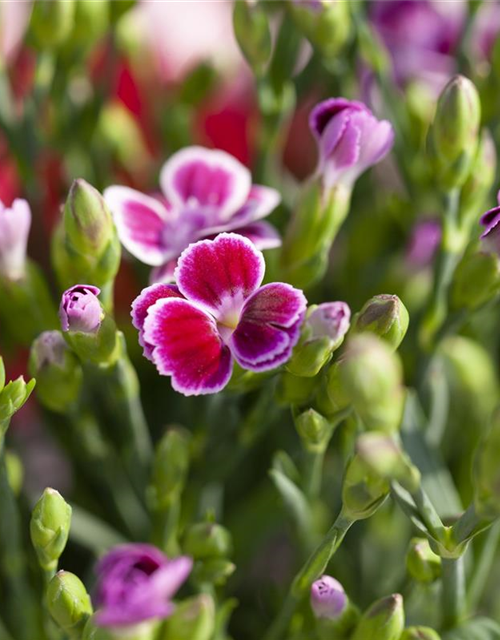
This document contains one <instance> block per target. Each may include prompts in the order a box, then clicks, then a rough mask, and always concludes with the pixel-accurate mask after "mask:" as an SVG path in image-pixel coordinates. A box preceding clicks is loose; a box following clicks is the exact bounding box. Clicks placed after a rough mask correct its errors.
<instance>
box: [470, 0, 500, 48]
mask: <svg viewBox="0 0 500 640" xmlns="http://www.w3.org/2000/svg"><path fill="white" fill-rule="evenodd" d="M499 35H500V2H498V0H497V1H496V2H483V3H481V6H480V7H479V9H478V10H477V13H476V15H475V18H474V23H473V25H472V30H471V36H470V48H471V53H472V55H473V56H474V58H475V59H479V60H490V58H491V54H492V50H493V45H494V44H495V40H496V39H497V38H498V36H499Z"/></svg>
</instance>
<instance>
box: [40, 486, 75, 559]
mask: <svg viewBox="0 0 500 640" xmlns="http://www.w3.org/2000/svg"><path fill="white" fill-rule="evenodd" d="M70 526H71V507H70V506H69V504H68V503H67V502H66V501H65V500H64V498H63V497H62V496H61V494H60V493H59V492H58V491H56V490H55V489H45V491H44V492H43V494H42V497H41V498H40V500H39V501H38V502H37V503H36V505H35V507H34V509H33V512H32V514H31V523H30V533H31V542H32V544H33V547H34V548H35V551H36V553H37V556H38V562H39V563H40V566H41V567H42V569H46V570H55V569H56V568H57V563H58V561H59V558H60V557H61V554H62V552H63V551H64V548H65V547H66V543H67V541H68V535H69V529H70Z"/></svg>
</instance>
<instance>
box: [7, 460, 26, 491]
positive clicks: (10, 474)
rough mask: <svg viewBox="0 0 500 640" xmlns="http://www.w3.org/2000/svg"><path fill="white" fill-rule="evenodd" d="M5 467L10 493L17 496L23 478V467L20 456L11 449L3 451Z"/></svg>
mask: <svg viewBox="0 0 500 640" xmlns="http://www.w3.org/2000/svg"><path fill="white" fill-rule="evenodd" d="M5 468H6V470H7V479H8V481H9V485H10V488H11V489H12V493H13V494H14V495H15V496H18V495H19V494H20V493H21V489H22V486H23V480H24V468H23V463H22V462H21V458H19V456H18V455H16V454H15V453H13V452H12V451H5Z"/></svg>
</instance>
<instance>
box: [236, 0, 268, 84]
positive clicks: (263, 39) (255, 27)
mask: <svg viewBox="0 0 500 640" xmlns="http://www.w3.org/2000/svg"><path fill="white" fill-rule="evenodd" d="M233 26H234V35H235V36H236V40H237V42H238V45H239V47H240V49H241V51H242V52H243V55H244V56H245V58H246V60H247V62H248V64H249V65H250V67H251V68H252V69H253V72H254V73H255V75H256V76H261V75H262V73H263V72H264V70H265V68H266V65H267V63H268V61H269V58H270V57H271V49H272V42H271V30H270V28H269V18H268V17H267V13H266V11H265V10H264V8H263V7H262V5H259V4H255V5H252V4H251V3H249V2H246V1H245V0H244V1H243V2H235V3H234V12H233Z"/></svg>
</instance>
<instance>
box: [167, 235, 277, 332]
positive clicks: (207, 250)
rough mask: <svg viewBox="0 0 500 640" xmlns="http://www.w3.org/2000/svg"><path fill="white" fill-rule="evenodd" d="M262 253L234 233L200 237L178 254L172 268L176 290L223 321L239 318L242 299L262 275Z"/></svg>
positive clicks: (248, 294) (263, 267)
mask: <svg viewBox="0 0 500 640" xmlns="http://www.w3.org/2000/svg"><path fill="white" fill-rule="evenodd" d="M264 270H265V263H264V258H263V256H262V254H261V253H260V252H259V251H257V249H256V248H255V247H254V246H253V244H252V243H251V242H250V241H249V240H247V239H246V238H243V237H242V236H239V235H236V234H235V233H221V234H220V235H218V236H217V237H216V238H215V240H201V241H200V242H196V243H195V244H192V245H190V246H189V247H188V248H187V249H186V250H185V251H184V252H183V253H182V255H181V257H180V258H179V261H178V263H177V269H176V270H175V279H176V282H177V285H178V287H179V290H180V291H181V293H183V294H184V296H185V297H186V298H188V299H189V300H193V301H195V302H196V303H198V304H199V305H201V306H203V307H204V308H205V309H207V310H208V311H210V312H211V313H213V314H214V315H215V317H216V318H217V320H219V321H222V320H224V319H225V318H226V317H227V316H228V314H229V315H231V317H233V318H234V317H236V318H237V317H239V312H240V311H241V309H242V307H243V304H244V302H245V300H246V299H247V298H248V297H249V296H251V295H252V293H253V292H254V291H255V290H256V289H257V288H258V286H259V285H260V283H261V282H262V278H263V277H264Z"/></svg>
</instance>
